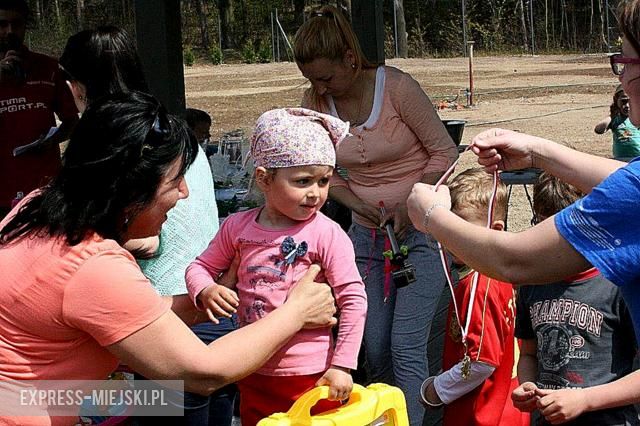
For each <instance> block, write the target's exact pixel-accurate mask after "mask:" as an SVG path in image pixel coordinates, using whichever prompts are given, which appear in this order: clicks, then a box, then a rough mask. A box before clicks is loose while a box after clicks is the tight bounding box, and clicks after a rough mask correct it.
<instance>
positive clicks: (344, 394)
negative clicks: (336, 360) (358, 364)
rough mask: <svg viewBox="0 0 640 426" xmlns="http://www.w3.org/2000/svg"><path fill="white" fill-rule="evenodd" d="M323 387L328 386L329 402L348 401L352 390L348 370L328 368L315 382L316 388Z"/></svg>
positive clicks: (351, 381)
mask: <svg viewBox="0 0 640 426" xmlns="http://www.w3.org/2000/svg"><path fill="white" fill-rule="evenodd" d="M324 385H329V400H331V401H343V400H345V399H348V398H349V395H351V390H352V389H353V379H352V378H351V373H350V372H349V369H347V368H342V367H335V366H332V367H330V368H329V369H328V370H327V371H326V372H325V373H324V374H323V375H322V377H320V379H319V380H318V381H317V382H316V386H324Z"/></svg>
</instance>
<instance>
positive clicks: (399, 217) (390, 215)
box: [381, 203, 411, 241]
mask: <svg viewBox="0 0 640 426" xmlns="http://www.w3.org/2000/svg"><path fill="white" fill-rule="evenodd" d="M389 221H393V233H394V234H395V235H396V237H397V239H398V240H399V241H402V240H404V238H405V237H406V235H407V225H409V223H411V221H410V220H409V213H408V212H407V203H404V204H398V205H396V207H395V208H394V209H393V210H392V211H387V214H385V215H384V216H382V219H381V222H382V225H381V227H382V228H384V225H386V223H387V222H389Z"/></svg>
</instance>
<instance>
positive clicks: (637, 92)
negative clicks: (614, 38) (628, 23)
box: [619, 38, 640, 126]
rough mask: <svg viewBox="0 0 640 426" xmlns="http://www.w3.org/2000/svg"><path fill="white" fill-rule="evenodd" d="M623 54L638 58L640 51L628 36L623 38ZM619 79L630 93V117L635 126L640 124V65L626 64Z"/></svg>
mask: <svg viewBox="0 0 640 426" xmlns="http://www.w3.org/2000/svg"><path fill="white" fill-rule="evenodd" d="M622 54H623V55H624V56H627V57H629V58H638V52H636V51H635V49H634V48H633V46H632V45H631V43H629V42H628V41H627V39H626V38H623V39H622ZM619 79H620V83H621V84H622V88H623V89H624V91H625V92H626V93H627V94H628V95H629V104H628V105H629V108H628V109H629V119H630V120H631V123H633V125H634V126H640V65H639V64H625V67H624V73H623V74H622V75H621V76H620V77H619ZM634 105H635V106H634Z"/></svg>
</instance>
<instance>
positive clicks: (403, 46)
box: [393, 0, 409, 58]
mask: <svg viewBox="0 0 640 426" xmlns="http://www.w3.org/2000/svg"><path fill="white" fill-rule="evenodd" d="M393 4H394V7H395V8H396V25H397V30H398V56H399V57H401V58H406V57H407V56H408V51H409V49H408V46H407V22H406V21H405V19H404V4H403V0H394V1H393Z"/></svg>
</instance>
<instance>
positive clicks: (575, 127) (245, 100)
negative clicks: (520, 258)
mask: <svg viewBox="0 0 640 426" xmlns="http://www.w3.org/2000/svg"><path fill="white" fill-rule="evenodd" d="M387 64H388V65H392V66H395V67H398V68H400V69H402V70H404V71H407V72H409V73H411V75H413V76H414V78H416V80H418V81H419V82H420V84H421V85H422V87H423V88H424V89H425V91H426V92H427V93H428V94H429V96H430V97H431V98H432V100H433V101H434V102H437V101H440V100H443V101H457V103H458V104H460V105H465V104H466V98H465V96H464V90H465V89H466V88H467V87H468V86H469V80H468V78H469V77H468V62H467V60H466V59H465V58H454V59H405V60H391V61H388V62H387ZM185 74H186V75H185V81H186V89H187V104H188V106H191V107H195V108H201V109H204V110H206V111H208V112H209V113H210V114H211V115H212V117H213V118H214V129H213V132H212V133H213V135H214V138H216V137H219V136H220V135H221V134H222V133H223V132H227V131H230V130H233V129H237V128H241V129H244V130H245V132H246V133H247V134H250V132H251V127H252V125H253V122H254V121H255V119H256V118H257V117H258V116H259V115H260V114H261V113H262V112H264V111H266V110H268V109H271V108H277V107H284V106H297V105H299V103H300V99H301V96H302V92H303V90H304V89H305V88H306V87H307V83H306V81H305V79H304V78H303V77H302V76H301V75H300V73H299V71H298V69H297V67H296V66H295V64H292V63H277V64H260V65H221V66H195V67H191V68H188V69H187V70H186V72H185ZM617 84H618V81H617V79H616V78H615V77H614V76H613V74H612V73H611V70H610V68H609V64H608V61H607V58H606V57H605V56H604V55H587V56H584V55H564V56H536V57H531V56H511V57H476V58H475V60H474V86H475V93H476V95H475V102H474V103H475V106H474V107H472V108H462V109H457V110H450V109H445V110H441V111H440V112H439V113H440V116H441V118H443V119H451V118H455V119H464V120H467V126H466V128H465V132H464V136H463V142H462V143H468V142H469V141H470V139H471V138H472V137H473V136H475V135H476V134H477V133H479V132H480V131H482V130H485V129H487V128H491V127H504V128H508V129H513V130H519V131H523V132H528V133H532V134H535V135H538V136H542V137H545V138H549V139H553V140H555V141H557V142H561V143H564V144H567V145H570V146H572V147H574V148H576V149H579V150H582V151H586V152H590V153H593V154H598V155H603V156H609V155H610V153H611V135H610V134H605V135H596V134H595V133H594V132H593V127H594V126H595V124H596V123H597V122H598V121H599V120H601V119H602V118H603V117H605V116H606V115H607V114H608V108H609V104H610V102H611V95H612V93H613V89H614V88H615V86H616V85H617ZM474 164H475V159H474V158H473V155H472V154H465V155H464V156H463V158H462V160H461V163H460V166H459V170H464V169H466V168H468V167H472V166H474ZM530 219H531V212H530V209H529V205H528V203H527V201H526V198H525V195H524V191H523V190H522V187H521V186H515V187H514V189H513V195H512V199H511V203H510V213H509V226H510V228H511V229H514V230H518V229H523V228H525V227H526V226H528V225H529V221H530Z"/></svg>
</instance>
